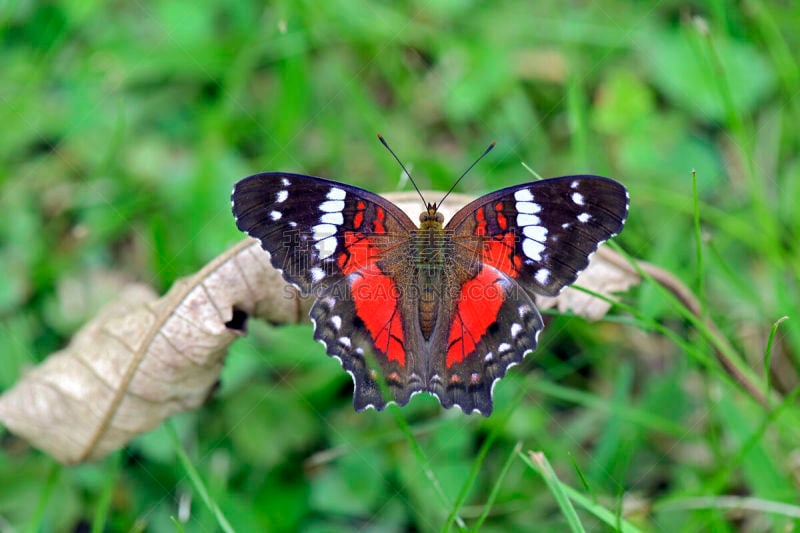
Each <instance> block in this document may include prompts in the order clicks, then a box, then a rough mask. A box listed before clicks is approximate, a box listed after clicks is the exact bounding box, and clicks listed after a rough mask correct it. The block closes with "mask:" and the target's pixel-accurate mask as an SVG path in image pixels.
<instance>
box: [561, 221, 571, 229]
mask: <svg viewBox="0 0 800 533" xmlns="http://www.w3.org/2000/svg"><path fill="white" fill-rule="evenodd" d="M571 225H572V224H570V223H569V222H564V223H563V224H561V227H562V228H564V229H567V228H568V227H570V226H571Z"/></svg>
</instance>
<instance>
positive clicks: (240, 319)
mask: <svg viewBox="0 0 800 533" xmlns="http://www.w3.org/2000/svg"><path fill="white" fill-rule="evenodd" d="M225 327H226V328H228V329H232V330H234V331H242V332H244V331H245V329H246V328H247V313H245V312H244V311H242V310H241V309H239V308H237V307H234V308H233V316H232V317H231V319H230V320H228V321H227V322H225Z"/></svg>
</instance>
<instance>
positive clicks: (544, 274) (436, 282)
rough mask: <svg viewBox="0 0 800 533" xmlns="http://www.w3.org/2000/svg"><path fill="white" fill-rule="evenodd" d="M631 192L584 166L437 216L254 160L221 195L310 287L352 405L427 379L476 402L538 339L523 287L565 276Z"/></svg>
mask: <svg viewBox="0 0 800 533" xmlns="http://www.w3.org/2000/svg"><path fill="white" fill-rule="evenodd" d="M381 141H382V142H384V144H385V141H383V139H382V138H381ZM492 146H493V145H492ZM492 146H490V147H489V149H487V151H486V152H484V155H486V153H487V152H488V151H489V150H490V149H491V147H492ZM387 148H388V146H387ZM390 151H391V150H390ZM392 155H394V153H392ZM395 157H396V156H395ZM481 157H483V156H481ZM479 159H480V158H479ZM398 161H399V159H398ZM476 163H477V161H476ZM401 165H402V163H401ZM473 166H474V163H473ZM404 168H405V167H404ZM470 168H472V167H470ZM468 170H469V169H468ZM465 174H466V173H465ZM462 177H463V175H462ZM459 179H460V178H459ZM420 196H421V195H420ZM628 203H629V198H628V193H627V191H626V189H625V187H624V186H623V185H621V184H620V183H618V182H617V181H614V180H612V179H608V178H604V177H600V176H593V175H576V176H564V177H559V178H552V179H545V180H540V181H535V182H530V183H523V184H521V185H515V186H512V187H507V188H504V189H500V190H497V191H494V192H492V193H489V194H487V195H485V196H481V197H480V198H478V199H477V200H475V201H473V202H471V203H469V204H468V205H466V206H465V207H463V208H461V209H460V210H459V211H457V212H456V213H455V214H454V215H453V217H452V219H451V220H449V221H448V222H447V223H445V221H444V217H443V216H442V214H441V213H440V212H439V210H438V205H437V204H431V203H426V204H424V205H425V208H424V210H423V211H422V213H421V214H420V217H419V224H415V223H414V222H412V220H411V219H410V218H409V217H408V216H407V215H406V214H405V213H404V212H403V211H402V210H400V208H399V207H398V206H396V205H395V204H393V203H392V202H390V201H388V200H386V199H385V198H383V197H381V196H379V195H377V194H374V193H371V192H369V191H366V190H364V189H361V188H358V187H354V186H352V185H347V184H344V183H339V182H336V181H332V180H328V179H325V178H319V177H314V176H306V175H302V174H291V173H285V172H265V173H261V174H256V175H253V176H250V177H247V178H245V179H243V180H241V181H239V182H238V183H236V185H235V186H234V189H233V193H232V195H231V205H232V210H233V214H234V217H235V219H236V225H237V227H238V228H239V229H240V230H242V231H244V232H245V233H247V234H248V235H250V236H251V237H254V238H256V239H258V240H259V241H261V245H262V247H263V248H264V250H266V251H267V252H268V253H269V256H270V261H271V263H272V265H273V266H274V267H275V268H276V269H278V270H280V271H281V272H282V275H283V277H284V279H286V281H288V282H290V283H291V284H292V285H294V286H295V287H296V288H297V289H299V290H300V292H301V293H302V294H306V295H307V294H311V295H313V297H314V303H313V305H312V307H311V311H310V313H309V314H310V318H311V321H312V322H313V323H314V338H315V339H316V340H318V341H320V342H322V343H323V344H324V345H325V348H326V351H327V353H328V354H329V355H330V356H332V357H335V358H337V359H338V360H339V361H340V362H341V364H342V366H343V368H344V369H345V370H346V371H347V372H348V373H349V374H350V375H351V376H352V378H353V382H354V394H353V403H354V406H355V409H356V410H357V411H361V410H364V409H366V408H368V407H373V408H375V409H377V410H381V409H383V408H384V407H385V406H386V405H387V403H389V402H392V401H393V402H396V403H397V404H398V405H401V406H402V405H405V404H406V403H408V401H409V399H410V398H411V396H412V395H414V394H416V393H419V392H427V393H430V394H433V395H434V396H436V397H437V398H438V399H439V401H440V402H441V404H442V406H444V407H445V408H451V407H453V406H458V407H460V408H461V409H462V410H463V411H464V412H465V413H472V412H475V411H477V412H479V413H481V414H483V415H484V416H488V415H489V414H490V413H491V412H492V391H493V388H494V385H495V383H496V382H497V380H499V379H500V378H502V377H503V376H504V375H505V374H506V372H507V370H508V369H509V367H511V366H513V365H515V364H517V363H519V362H520V361H522V359H523V357H524V356H525V355H526V354H528V353H530V352H532V351H534V350H535V349H536V344H537V339H538V336H539V333H540V332H541V330H542V328H543V322H542V318H541V316H540V314H539V312H538V310H537V309H536V306H535V305H534V301H533V295H535V294H541V295H545V296H554V295H556V294H558V293H559V292H560V291H561V290H562V289H563V288H564V287H566V286H567V285H570V284H571V283H573V282H574V281H575V279H576V278H577V277H578V273H579V272H581V271H582V270H583V269H585V268H586V266H587V265H588V264H589V257H590V256H591V254H592V253H594V252H595V251H596V250H597V248H598V246H599V245H600V244H601V243H602V242H604V241H605V240H607V239H609V238H610V237H612V236H614V235H616V234H617V233H619V232H620V231H621V230H622V227H623V225H624V223H625V219H626V216H627V213H628ZM439 205H441V202H439Z"/></svg>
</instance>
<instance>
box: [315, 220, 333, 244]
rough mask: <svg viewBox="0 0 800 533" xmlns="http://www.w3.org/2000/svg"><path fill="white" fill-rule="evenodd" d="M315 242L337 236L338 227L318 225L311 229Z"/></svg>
mask: <svg viewBox="0 0 800 533" xmlns="http://www.w3.org/2000/svg"><path fill="white" fill-rule="evenodd" d="M311 231H312V232H313V235H314V240H315V241H321V240H323V239H327V238H328V237H330V236H332V235H336V226H334V225H333V224H317V225H316V226H314V227H312V228H311Z"/></svg>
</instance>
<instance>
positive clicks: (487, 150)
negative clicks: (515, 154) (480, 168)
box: [436, 142, 497, 207]
mask: <svg viewBox="0 0 800 533" xmlns="http://www.w3.org/2000/svg"><path fill="white" fill-rule="evenodd" d="M495 144H497V143H496V142H492V144H490V145H489V146H487V147H486V150H484V151H483V153H482V154H481V155H480V156H478V159H476V160H475V162H473V163H472V164H471V165H470V166H469V168H467V170H465V171H464V173H463V174H461V176H459V177H458V179H457V180H456V181H455V183H453V186H452V187H450V190H449V191H447V193H446V194H445V195H444V196H443V197H442V199H441V200H439V203H438V204H436V205H437V206H439V207H441V205H442V203H443V202H444V200H445V198H447V197H448V196H450V193H451V192H453V189H455V188H456V185H458V182H459V181H461V179H462V178H463V177H464V176H466V175H467V173H468V172H469V171H470V170H472V167H474V166H475V165H477V164H478V161H480V160H481V159H483V158H484V157H486V154H488V153H489V152H491V151H492V148H494V145H495Z"/></svg>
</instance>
